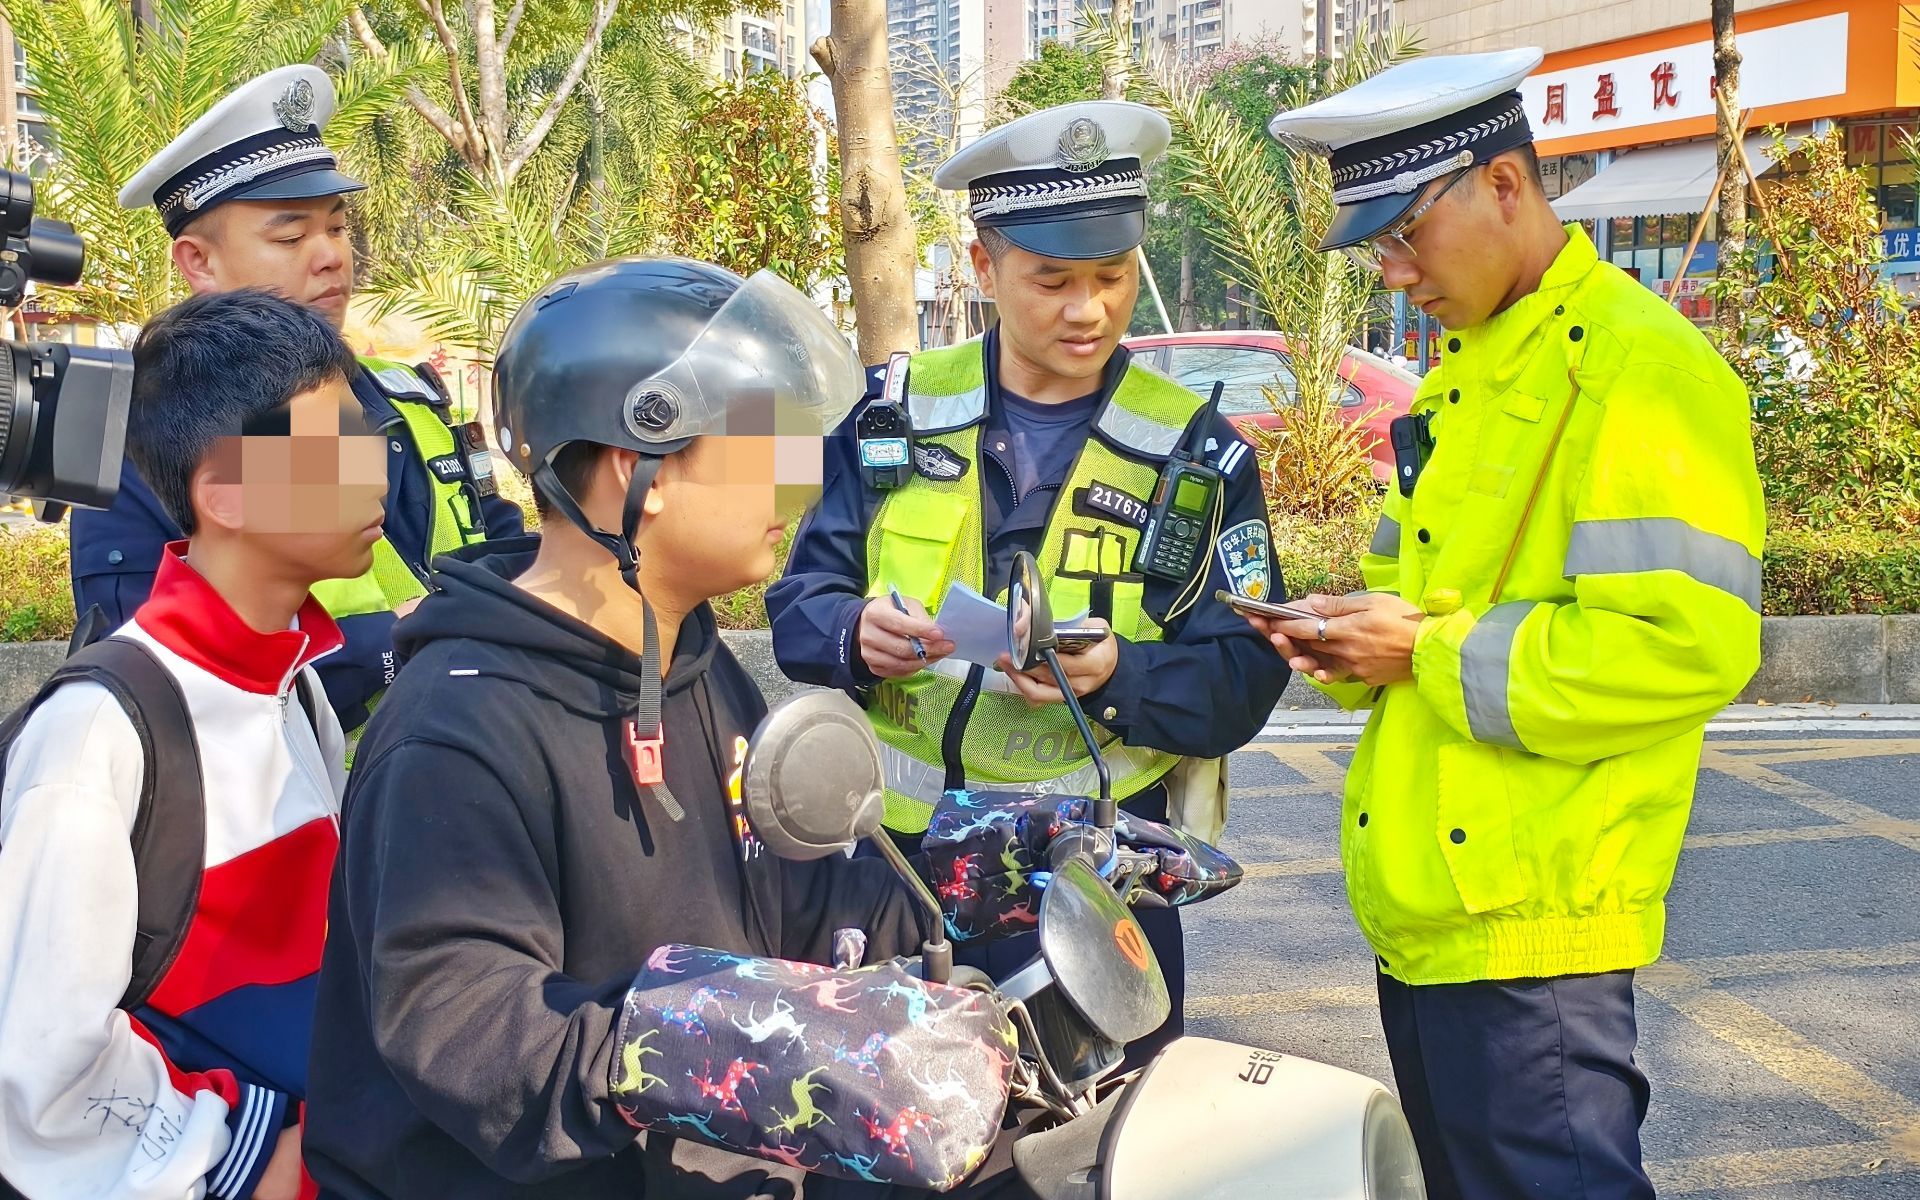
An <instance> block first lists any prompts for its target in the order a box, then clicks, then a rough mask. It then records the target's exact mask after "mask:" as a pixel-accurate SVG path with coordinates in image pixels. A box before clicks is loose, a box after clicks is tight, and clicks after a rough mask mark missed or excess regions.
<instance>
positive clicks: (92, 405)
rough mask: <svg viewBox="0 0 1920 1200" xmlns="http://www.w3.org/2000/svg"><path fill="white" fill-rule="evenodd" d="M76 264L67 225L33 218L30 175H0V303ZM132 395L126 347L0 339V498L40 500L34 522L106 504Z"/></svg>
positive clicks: (63, 277)
mask: <svg viewBox="0 0 1920 1200" xmlns="http://www.w3.org/2000/svg"><path fill="white" fill-rule="evenodd" d="M85 262H86V248H85V247H84V246H83V245H81V242H80V237H79V235H78V234H76V233H74V231H73V226H71V225H69V224H67V223H66V222H65V221H50V220H47V219H45V218H35V217H34V215H33V180H32V179H31V178H29V177H28V176H25V175H20V174H16V173H14V172H12V171H0V308H14V307H17V306H18V305H19V304H20V301H21V300H22V299H24V298H25V297H26V294H27V281H28V280H30V279H37V280H39V281H40V282H42V283H52V284H59V285H62V286H71V285H73V284H75V283H78V282H80V271H81V268H82V267H83V266H84V264H85ZM132 395H133V356H132V355H131V354H129V353H127V352H126V351H125V350H109V349H105V348H95V347H91V346H65V345H61V344H59V343H57V342H41V343H27V342H15V341H4V340H0V495H7V496H26V497H29V498H31V499H33V500H36V501H39V502H40V503H38V504H36V506H35V512H36V514H37V515H38V516H39V517H40V519H41V520H43V521H57V520H59V519H60V517H61V515H62V514H64V513H65V512H66V510H67V506H68V505H74V504H77V505H80V506H81V507H83V508H106V507H107V506H108V505H110V504H112V503H113V497H114V495H115V493H117V492H118V491H119V490H120V460H121V458H122V456H123V455H124V454H125V452H126V441H127V401H128V399H129V398H130V397H131V396H132Z"/></svg>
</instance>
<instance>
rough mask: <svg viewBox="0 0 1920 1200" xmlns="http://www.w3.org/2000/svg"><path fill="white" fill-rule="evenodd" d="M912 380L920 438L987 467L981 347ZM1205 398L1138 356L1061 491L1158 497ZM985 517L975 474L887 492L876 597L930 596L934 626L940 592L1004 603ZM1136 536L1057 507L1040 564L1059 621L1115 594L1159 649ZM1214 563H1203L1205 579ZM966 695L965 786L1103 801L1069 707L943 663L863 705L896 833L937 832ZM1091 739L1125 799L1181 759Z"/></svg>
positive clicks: (927, 358)
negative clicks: (1099, 489) (952, 590)
mask: <svg viewBox="0 0 1920 1200" xmlns="http://www.w3.org/2000/svg"><path fill="white" fill-rule="evenodd" d="M907 379H908V385H907V386H908V389H909V390H908V396H907V404H908V408H909V410H910V412H911V414H912V418H913V427H914V431H915V438H916V440H917V441H918V442H919V444H921V445H923V446H926V445H937V446H943V447H945V448H946V449H947V450H949V451H951V452H953V454H954V455H955V456H956V459H958V460H964V461H967V462H977V461H980V457H981V456H980V445H979V443H980V436H981V431H982V429H983V428H984V423H985V421H986V419H987V385H986V373H985V366H984V358H983V355H982V353H981V343H980V341H979V339H975V340H973V341H968V342H962V343H960V344H959V345H956V346H948V347H944V348H941V349H938V350H927V351H923V352H921V353H919V354H916V355H914V356H913V357H912V359H911V360H910V372H909V374H908V377H907ZM1203 404H1204V401H1202V400H1201V399H1200V397H1199V396H1196V395H1195V394H1194V393H1192V392H1190V391H1188V390H1187V389H1186V388H1183V387H1181V386H1180V385H1179V384H1177V383H1175V382H1173V381H1172V380H1171V379H1168V378H1166V377H1165V376H1162V375H1157V374H1155V373H1154V372H1152V371H1149V370H1148V369H1146V368H1145V367H1143V366H1140V365H1138V364H1134V363H1129V364H1128V367H1127V370H1126V373H1125V374H1124V375H1123V376H1121V380H1120V383H1119V386H1117V387H1116V388H1115V389H1114V392H1113V395H1112V396H1111V397H1109V398H1108V399H1107V401H1106V403H1105V404H1103V405H1102V406H1101V409H1100V412H1099V415H1098V416H1097V417H1096V418H1095V420H1094V423H1093V428H1092V431H1091V432H1090V433H1089V435H1088V437H1087V441H1086V445H1085V447H1084V448H1083V449H1082V450H1081V452H1080V454H1079V456H1078V457H1077V458H1076V459H1075V460H1074V465H1073V468H1072V470H1071V471H1070V472H1069V475H1068V478H1067V481H1066V484H1065V486H1064V487H1063V488H1062V489H1061V494H1062V495H1068V496H1071V495H1073V494H1075V493H1077V492H1078V491H1079V490H1081V489H1083V488H1086V487H1088V486H1090V485H1094V484H1096V483H1103V484H1106V485H1107V486H1110V487H1117V488H1120V489H1123V490H1125V491H1127V492H1129V493H1130V494H1132V495H1138V496H1148V495H1151V494H1152V493H1153V488H1154V484H1155V482H1156V481H1157V479H1158V478H1159V473H1160V468H1161V466H1162V465H1163V464H1164V463H1165V461H1166V457H1167V455H1168V454H1169V453H1170V452H1171V451H1172V450H1173V449H1174V447H1175V446H1176V445H1177V444H1178V443H1179V441H1180V437H1181V435H1182V433H1183V432H1184V431H1185V430H1186V427H1187V425H1188V423H1189V422H1190V421H1191V420H1192V419H1193V417H1194V415H1195V414H1196V413H1197V412H1199V410H1200V408H1201V407H1202V405H1203ZM981 522H982V517H981V500H980V481H979V479H978V477H973V476H968V477H962V478H956V479H951V480H944V481H941V480H933V479H928V478H924V477H922V476H920V475H914V476H913V477H911V478H910V479H909V480H908V481H907V484H906V486H905V487H902V488H899V489H898V490H895V491H890V492H888V493H887V494H886V499H884V500H883V501H881V504H880V508H879V511H878V512H877V513H876V514H875V516H874V520H873V524H872V526H871V528H870V529H869V531H868V534H867V579H868V581H869V582H868V595H869V596H882V595H885V594H886V592H887V588H888V587H889V586H894V587H898V588H899V589H900V591H901V592H902V593H903V594H905V595H909V596H918V597H922V598H924V601H925V603H926V605H927V609H928V611H929V613H930V614H932V615H933V616H935V617H936V618H937V617H938V616H939V604H940V600H941V598H942V597H944V596H945V595H946V591H947V587H948V585H949V584H950V583H952V582H954V581H956V580H958V581H959V582H961V583H965V584H967V585H969V586H971V587H973V588H975V589H976V590H978V591H980V592H981V593H983V594H985V595H989V596H991V595H997V594H998V593H1000V592H1001V591H1003V590H1004V589H1005V587H1006V581H1005V580H988V579H984V578H982V577H981V572H982V570H983V563H982V559H983V554H984V547H983V542H982V537H981ZM1138 542H1139V531H1138V530H1136V529H1135V528H1133V527H1132V526H1131V525H1127V524H1125V523H1123V522H1119V521H1115V520H1112V519H1099V518H1091V517H1087V516H1083V515H1080V514H1078V513H1076V512H1075V511H1074V508H1073V506H1072V505H1071V504H1060V505H1058V506H1056V508H1055V509H1054V512H1053V515H1052V518H1051V520H1049V521H1048V523H1047V529H1046V532H1045V534H1044V535H1043V537H1042V539H1041V544H1040V548H1039V553H1038V554H1037V555H1036V558H1037V562H1036V566H1037V567H1038V569H1039V571H1040V577H1041V578H1042V579H1043V580H1045V581H1046V585H1047V599H1048V602H1049V604H1050V605H1051V606H1052V610H1053V612H1054V613H1055V614H1056V615H1057V616H1058V617H1059V618H1061V619H1066V618H1069V617H1072V616H1075V615H1077V614H1079V613H1082V612H1086V611H1088V608H1089V606H1090V605H1091V603H1092V596H1093V589H1094V586H1095V584H1096V583H1099V584H1102V585H1103V586H1104V588H1105V590H1106V594H1107V596H1108V598H1109V600H1110V604H1111V608H1110V618H1111V624H1112V626H1113V630H1114V633H1115V634H1117V635H1118V636H1120V637H1124V638H1126V639H1128V640H1129V641H1132V642H1157V641H1159V640H1161V632H1162V631H1161V626H1160V623H1159V622H1158V621H1156V620H1155V619H1154V617H1153V616H1152V615H1151V614H1150V613H1148V612H1147V611H1146V609H1145V608H1144V607H1143V605H1142V599H1143V596H1144V588H1145V582H1146V581H1145V579H1144V578H1143V577H1142V576H1140V575H1138V574H1135V573H1134V572H1133V556H1134V551H1135V550H1136V548H1137V546H1138ZM1206 569H1207V564H1206V563H1204V562H1203V563H1202V564H1201V567H1200V570H1202V571H1205V570H1206ZM963 697H971V699H968V700H965V701H964V702H965V703H968V704H969V705H970V707H969V709H968V714H967V717H966V723H965V727H964V731H962V732H961V733H960V736H959V741H958V742H957V749H958V754H959V759H960V762H961V763H962V765H963V766H964V767H965V777H966V786H968V787H969V788H972V789H973V790H976V791H981V790H990V789H1003V790H1010V791H1023V790H1032V789H1048V788H1050V789H1052V790H1054V791H1057V792H1060V793H1062V794H1065V795H1091V794H1093V792H1094V791H1095V789H1096V788H1097V786H1098V783H1097V778H1096V775H1095V772H1094V768H1093V760H1092V757H1091V756H1090V755H1089V754H1088V753H1087V752H1086V748H1085V747H1084V745H1083V744H1082V743H1081V740H1080V734H1079V731H1078V730H1077V729H1076V727H1075V725H1074V722H1073V717H1072V715H1071V713H1070V711H1069V710H1068V708H1067V706H1066V705H1064V704H1050V705H1046V706H1044V707H1041V708H1034V707H1033V706H1031V705H1029V704H1028V703H1027V702H1026V700H1025V699H1024V698H1023V697H1022V696H1021V695H1020V694H1019V693H1018V692H1017V691H1015V690H1014V689H1013V685H1012V684H1011V683H1009V682H1007V680H1006V677H1005V676H1004V675H1001V674H1000V673H999V672H997V671H991V670H987V669H985V668H981V667H971V665H970V664H968V663H964V662H959V661H956V660H947V661H943V662H939V663H935V664H934V665H933V666H932V667H930V668H928V669H926V670H923V671H920V672H919V673H917V674H914V675H910V676H907V677H906V678H904V679H886V680H881V681H880V682H879V683H878V684H877V685H876V686H875V688H874V694H873V700H872V702H871V703H870V704H869V705H868V706H867V716H868V719H869V720H870V721H872V723H873V729H874V734H875V735H876V736H877V737H878V738H879V740H880V744H881V761H882V763H883V765H884V767H885V772H886V825H887V828H889V829H894V830H898V831H900V832H902V833H920V832H922V831H924V830H925V829H926V827H927V822H928V820H929V818H930V817H931V816H932V813H933V808H934V805H935V803H936V802H938V800H939V798H940V793H941V791H942V789H943V788H944V786H945V780H946V768H945V766H944V763H945V755H944V749H945V743H946V741H947V739H948V738H949V737H950V736H951V734H950V732H949V730H948V725H949V724H950V723H951V718H952V716H953V713H954V710H955V707H956V705H959V704H961V703H963ZM1095 730H1096V733H1095V736H1096V737H1099V738H1100V740H1101V747H1100V749H1101V753H1102V755H1103V756H1104V757H1105V758H1106V760H1107V766H1108V768H1109V770H1110V771H1111V772H1112V777H1113V795H1114V798H1115V799H1118V800H1125V799H1126V798H1127V797H1129V796H1132V795H1134V794H1135V793H1137V792H1139V791H1141V790H1143V789H1145V788H1147V787H1149V786H1151V785H1152V784H1154V783H1155V782H1156V781H1158V780H1159V779H1160V778H1161V777H1162V776H1164V775H1166V774H1167V772H1169V771H1171V770H1172V769H1173V768H1174V767H1175V766H1176V765H1177V764H1178V763H1179V762H1180V758H1179V756H1178V755H1175V754H1169V753H1167V752H1165V751H1162V750H1154V749H1151V748H1149V747H1145V746H1129V745H1127V744H1126V743H1125V742H1123V741H1122V740H1121V739H1120V738H1118V737H1116V736H1113V735H1112V734H1106V733H1105V731H1103V730H1100V729H1099V727H1098V726H1095ZM1103 734H1104V736H1103Z"/></svg>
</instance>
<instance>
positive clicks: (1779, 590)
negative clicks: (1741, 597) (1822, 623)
mask: <svg viewBox="0 0 1920 1200" xmlns="http://www.w3.org/2000/svg"><path fill="white" fill-rule="evenodd" d="M1765 561H1766V569H1765V571H1764V573H1763V575H1762V578H1761V586H1760V591H1761V611H1762V612H1765V613H1768V614H1783V613H1806V614H1834V613H1912V612H1920V535H1916V534H1915V533H1913V532H1911V531H1906V532H1886V531H1881V530H1872V529H1833V528H1821V529H1809V528H1806V527H1804V526H1796V525H1782V526H1779V527H1777V528H1774V529H1772V530H1769V531H1768V534H1767V553H1766V560H1765Z"/></svg>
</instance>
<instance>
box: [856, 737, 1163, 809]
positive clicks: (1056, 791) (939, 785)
mask: <svg viewBox="0 0 1920 1200" xmlns="http://www.w3.org/2000/svg"><path fill="white" fill-rule="evenodd" d="M1101 754H1102V755H1103V756H1104V757H1105V758H1106V760H1107V770H1108V771H1109V772H1111V773H1112V775H1113V778H1114V779H1116V780H1121V779H1125V778H1127V777H1128V776H1130V775H1133V774H1135V773H1137V772H1138V771H1140V770H1142V769H1143V766H1144V764H1142V763H1139V762H1136V761H1135V759H1134V752H1133V751H1132V750H1131V749H1129V748H1128V747H1126V746H1124V745H1122V744H1121V743H1119V742H1114V743H1113V744H1112V745H1110V746H1107V747H1104V748H1103V749H1102V750H1101ZM880 766H881V769H882V771H883V773H884V774H885V776H886V781H887V790H888V791H890V792H898V793H899V794H900V795H902V796H906V797H908V798H910V799H913V800H918V801H920V802H921V803H922V804H927V805H933V804H938V803H939V802H940V796H941V795H942V793H944V792H945V791H946V790H947V773H946V771H945V769H944V768H941V767H936V766H933V765H931V764H929V763H923V762H921V761H920V760H919V759H917V758H915V757H914V756H913V755H911V754H908V753H907V752H906V751H904V750H902V749H900V748H899V747H897V746H891V745H888V744H887V743H886V742H881V743H880ZM1168 769H1169V770H1171V769H1172V768H1171V767H1169V768H1168ZM1153 782H1157V781H1150V782H1148V783H1147V784H1144V785H1142V787H1143V789H1144V788H1146V787H1151V786H1153ZM966 786H967V790H968V791H973V792H1021V793H1025V794H1027V795H1033V796H1092V795H1096V794H1098V792H1099V791H1100V773H1099V772H1098V771H1095V770H1094V769H1093V762H1092V760H1088V762H1087V764H1086V765H1085V766H1083V767H1081V768H1079V769H1078V770H1075V771H1069V772H1067V773H1066V774H1065V775H1057V776H1055V777H1054V778H1052V779H1042V780H1038V781H1036V782H1032V783H1015V782H1010V781H1002V782H999V783H995V782H992V781H989V780H984V779H974V778H973V777H971V776H969V777H968V778H967V784H966Z"/></svg>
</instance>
